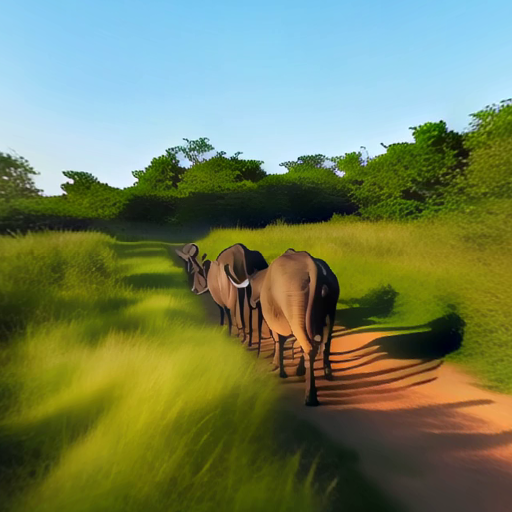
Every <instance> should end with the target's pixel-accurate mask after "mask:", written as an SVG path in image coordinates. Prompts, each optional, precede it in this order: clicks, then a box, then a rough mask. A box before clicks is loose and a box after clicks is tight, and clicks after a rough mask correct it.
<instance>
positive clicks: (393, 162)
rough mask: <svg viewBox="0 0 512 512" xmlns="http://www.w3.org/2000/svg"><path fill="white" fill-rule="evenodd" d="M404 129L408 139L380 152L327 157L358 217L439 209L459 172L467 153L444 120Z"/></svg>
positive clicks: (443, 204)
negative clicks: (340, 174) (409, 133)
mask: <svg viewBox="0 0 512 512" xmlns="http://www.w3.org/2000/svg"><path fill="white" fill-rule="evenodd" d="M410 129H411V130H412V133H413V137H414V142H412V143H408V142H404V143H395V144H390V145H389V146H384V145H383V146H384V147H385V148H386V153H384V154H382V155H378V156H376V157H374V158H368V159H366V160H363V158H362V154H361V153H360V152H359V153H349V154H346V155H345V156H343V157H335V158H333V159H332V160H334V161H335V162H336V164H337V166H338V169H339V170H340V171H342V172H343V173H344V177H343V179H344V180H345V182H346V185H347V188H348V190H349V192H350V195H351V198H352V199H353V200H354V201H355V203H356V204H357V205H358V206H359V208H360V212H361V213H362V214H363V215H364V216H366V217H370V218H396V219H399V218H404V217H410V216H415V215H419V214H420V213H422V212H423V211H425V210H436V209H440V208H443V207H445V205H446V203H447V201H448V196H447V191H448V190H449V187H450V185H451V183H452V182H453V181H455V180H456V179H457V178H458V176H460V175H461V174H463V173H464V170H465V168H466V166H467V156H468V152H467V149H466V148H465V147H464V144H463V137H462V135H460V134H458V133H456V132H454V131H451V130H448V128H447V126H446V123H445V122H444V121H439V122H437V123H425V124H423V125H421V126H418V127H411V128H410Z"/></svg>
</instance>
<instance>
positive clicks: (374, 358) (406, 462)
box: [261, 328, 512, 512]
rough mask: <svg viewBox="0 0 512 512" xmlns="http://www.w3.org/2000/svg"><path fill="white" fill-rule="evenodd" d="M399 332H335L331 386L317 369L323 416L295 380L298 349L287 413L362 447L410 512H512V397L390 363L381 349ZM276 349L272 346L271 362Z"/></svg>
mask: <svg viewBox="0 0 512 512" xmlns="http://www.w3.org/2000/svg"><path fill="white" fill-rule="evenodd" d="M393 334H395V333H390V332H387V333H379V332H373V333H359V334H346V335H344V333H343V329H341V328H338V330H337V331H336V333H335V337H334V338H333V343H332V349H331V361H332V367H333V373H334V375H335V377H334V381H327V380H325V379H324V378H323V374H322V370H321V363H320V362H318V364H317V369H316V370H315V375H316V376H317V378H318V380H317V385H318V390H319V400H320V402H321V404H322V405H321V406H320V407H316V408H308V407H305V406H304V405H303V393H304V384H303V382H302V381H303V378H302V379H301V378H298V377H294V376H293V375H294V366H295V365H296V363H297V362H298V355H299V349H298V347H296V348H295V359H294V360H292V356H291V349H290V350H289V351H288V354H289V355H288V356H287V362H286V364H287V373H288V375H290V377H289V378H288V379H283V380H282V383H283V386H284V387H285V393H284V400H283V407H285V408H287V409H290V410H292V411H293V412H295V413H296V414H297V415H298V416H300V417H301V418H303V419H306V420H307V421H310V422H311V423H313V424H314V425H315V426H316V427H317V428H319V429H320V430H321V431H323V432H325V434H326V435H327V436H329V437H330V438H331V439H333V440H335V441H338V442H340V443H341V444H343V445H344V446H347V447H350V448H353V449H355V450H356V451H357V452H358V453H359V455H360V460H361V466H362V470H363V472H364V473H365V474H366V475H367V476H368V477H370V478H371V479H372V480H373V481H374V482H375V483H376V484H378V485H379V486H380V487H381V488H382V489H383V490H385V491H386V492H387V493H388V494H389V495H391V496H393V497H394V498H395V499H397V501H398V502H400V503H401V504H403V505H404V507H405V508H406V509H408V510H411V511H417V512H427V511H429V512H430V511H436V512H444V511H450V512H458V511H465V512H473V511H475V512H477V511H478V512H510V511H511V510H512V397H509V396H506V395H500V394H497V393H492V392H489V391H485V390H482V389H480V388H478V387H477V385H475V383H474V382H473V381H472V379H471V378H470V377H469V376H468V375H466V374H465V373H463V372H462V371H461V370H460V369H458V368H456V367H455V366H452V365H449V364H445V363H444V364H443V361H442V360H425V359H423V360H421V359H417V360H411V359H392V358H391V357H389V355H388V354H386V352H385V351H383V350H382V348H381V347H380V345H379V343H378V342H379V340H382V339H383V337H385V336H390V335H393ZM372 341H375V342H376V344H375V345H374V346H373V347H369V348H363V349H361V347H363V346H365V345H367V344H368V343H369V342H372ZM272 351H273V343H272V342H271V341H270V340H266V341H265V342H264V343H263V345H262V354H261V357H262V358H269V359H268V361H269V364H270V361H271V359H270V356H271V355H272ZM276 378H277V376H276Z"/></svg>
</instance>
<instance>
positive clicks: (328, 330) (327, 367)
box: [322, 315, 334, 380]
mask: <svg viewBox="0 0 512 512" xmlns="http://www.w3.org/2000/svg"><path fill="white" fill-rule="evenodd" d="M325 320H326V325H325V327H324V331H323V335H322V341H323V342H324V375H325V378H326V379H327V380H332V369H331V361H330V359H329V356H330V354H331V340H332V330H333V328H334V315H328V316H327V318H326V319H325Z"/></svg>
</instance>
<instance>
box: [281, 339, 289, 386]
mask: <svg viewBox="0 0 512 512" xmlns="http://www.w3.org/2000/svg"><path fill="white" fill-rule="evenodd" d="M285 343H286V336H282V335H281V334H279V377H281V378H282V379H286V377H288V375H287V374H286V372H285V370H284V344H285Z"/></svg>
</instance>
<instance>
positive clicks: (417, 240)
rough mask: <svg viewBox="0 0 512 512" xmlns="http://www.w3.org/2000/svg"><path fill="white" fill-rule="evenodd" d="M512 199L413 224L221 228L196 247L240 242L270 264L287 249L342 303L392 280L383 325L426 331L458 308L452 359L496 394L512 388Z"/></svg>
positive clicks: (211, 249) (214, 250)
mask: <svg viewBox="0 0 512 512" xmlns="http://www.w3.org/2000/svg"><path fill="white" fill-rule="evenodd" d="M511 211H512V208H511V205H510V202H507V201H505V202H502V203H497V204H494V205H488V206H487V209H486V210H476V211H474V212H472V213H469V214H466V215H459V216H457V217H454V216H448V217H444V218H438V219H434V220H427V221H422V222H414V223H398V222H373V223H372V222H357V221H353V220H351V219H347V220H341V219H334V220H332V221H330V222H327V223H321V224H307V225H296V226H283V225H278V226H268V227H267V228H265V229H263V230H247V229H220V230H215V231H213V232H212V233H211V234H210V235H209V236H207V237H206V238H205V239H203V240H199V241H198V244H199V247H200V251H201V253H203V252H205V251H206V252H207V253H208V255H209V257H211V258H216V257H217V255H218V254H219V252H220V251H221V250H223V249H225V248H226V247H228V246H229V245H232V244H235V243H238V242H241V243H244V244H246V245H247V246H248V247H249V248H251V249H257V250H259V251H261V252H262V253H263V255H264V256H265V258H266V259H267V261H269V262H270V261H272V260H273V259H274V258H276V257H277V256H279V255H281V254H282V253H283V252H284V251H285V250H286V249H288V248H289V247H293V248H294V249H296V250H306V251H309V252H310V253H312V254H313V255H314V256H316V257H320V258H322V259H324V260H325V261H327V263H328V264H329V265H330V266H331V268H332V269H333V271H334V272H335V273H336V275H337V276H338V279H339V282H340V307H343V305H342V302H341V301H343V300H347V299H357V298H360V297H362V296H363V295H364V294H366V293H368V292H369V291H370V290H373V289H375V288H378V287H380V286H385V285H388V284H390V285H391V286H392V287H393V288H394V289H395V290H396V291H397V292H398V293H399V295H398V297H397V300H396V303H395V308H394V311H393V314H392V315H391V316H389V317H387V318H378V319H376V320H377V321H378V322H379V323H384V324H392V325H403V326H409V325H418V324H422V323H425V322H428V321H430V320H432V319H434V318H436V317H438V316H441V315H443V314H445V313H446V312H447V311H448V309H449V307H450V305H454V306H455V307H456V308H457V311H458V313H459V314H460V315H461V316H462V317H463V319H464V320H465V321H466V323H467V325H466V331H465V337H464V341H463V347H462V349H461V350H459V351H458V352H456V353H454V354H452V355H450V356H449V358H451V359H452V360H454V361H460V362H464V363H465V364H466V365H468V366H469V367H471V368H472V369H473V370H475V371H476V372H477V373H478V374H479V375H481V376H482V377H483V378H484V379H485V380H486V383H487V384H488V385H489V386H490V387H492V388H495V389H499V390H502V391H508V392H512V370H511V368H512V321H511V319H510V311H512V292H511V290H512V270H511V269H512V215H511Z"/></svg>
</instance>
